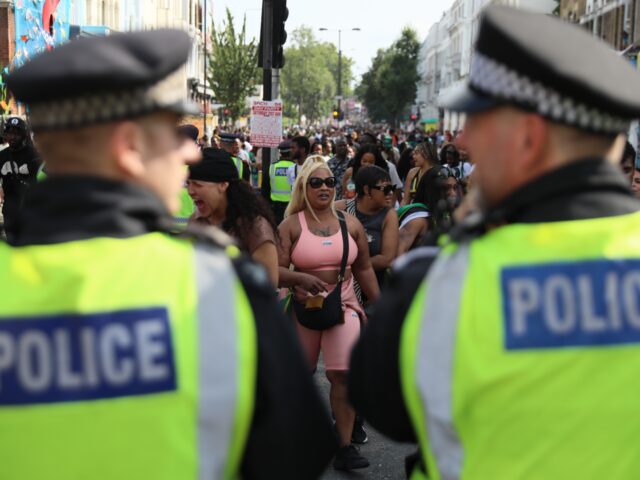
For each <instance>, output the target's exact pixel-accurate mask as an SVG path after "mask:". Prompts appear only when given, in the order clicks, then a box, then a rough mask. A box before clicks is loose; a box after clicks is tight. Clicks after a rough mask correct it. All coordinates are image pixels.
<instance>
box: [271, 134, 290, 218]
mask: <svg viewBox="0 0 640 480" xmlns="http://www.w3.org/2000/svg"><path fill="white" fill-rule="evenodd" d="M278 152H279V154H280V159H279V160H278V161H277V162H276V163H273V164H271V165H270V166H269V184H270V186H271V208H272V210H273V214H274V216H275V217H276V223H277V224H278V225H279V224H280V223H281V222H282V220H283V219H284V212H285V210H286V209H287V205H289V201H290V200H291V191H292V186H291V184H289V180H288V178H287V172H288V170H289V167H292V166H293V165H295V163H294V162H293V160H291V141H290V140H284V141H282V142H280V145H278Z"/></svg>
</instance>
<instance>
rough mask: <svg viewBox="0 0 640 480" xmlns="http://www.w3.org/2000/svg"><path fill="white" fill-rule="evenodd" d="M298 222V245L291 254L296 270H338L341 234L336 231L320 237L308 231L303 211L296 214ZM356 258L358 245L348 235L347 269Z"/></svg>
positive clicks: (340, 256) (340, 255) (340, 254)
mask: <svg viewBox="0 0 640 480" xmlns="http://www.w3.org/2000/svg"><path fill="white" fill-rule="evenodd" d="M298 221H299V222H300V227H301V229H302V232H301V233H300V238H299V239H298V243H296V246H295V248H294V249H293V252H291V263H293V265H294V266H295V267H296V269H297V270H307V271H323V270H340V261H341V260H342V232H341V231H340V230H338V232H337V233H336V234H335V235H331V236H330V237H320V236H318V235H314V234H313V233H311V232H310V231H309V227H308V226H307V219H306V218H305V216H304V211H302V212H299V213H298ZM357 256H358V245H357V244H356V241H355V240H354V239H353V237H351V235H349V257H348V258H347V267H349V266H351V265H352V264H353V262H355V260H356V257H357Z"/></svg>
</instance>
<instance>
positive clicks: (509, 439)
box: [400, 213, 640, 480]
mask: <svg viewBox="0 0 640 480" xmlns="http://www.w3.org/2000/svg"><path fill="white" fill-rule="evenodd" d="M639 239H640V213H635V214H629V215H623V216H616V217H608V218H598V219H591V220H576V221H565V222H555V223H543V224H514V225H508V226H504V227H501V228H498V229H496V230H494V231H492V232H489V233H488V234H486V235H485V236H483V237H480V238H477V239H475V240H473V241H471V242H467V243H462V244H459V245H451V246H449V247H448V248H447V249H446V250H445V251H444V252H443V254H442V255H441V257H440V258H439V259H438V260H437V261H436V263H435V264H434V266H433V267H432V270H431V271H430V273H429V275H428V276H427V278H426V280H425V282H424V284H423V285H422V286H421V287H420V289H419V291H418V294H417V296H416V297H415V299H414V301H413V304H412V306H411V308H410V310H409V313H408V317H407V319H406V322H405V325H404V327H403V332H402V341H401V355H400V357H401V368H400V370H401V372H402V385H403V393H404V397H405V400H406V403H407V406H408V409H409V412H410V416H411V418H412V421H413V424H414V428H415V430H416V432H417V434H418V438H419V441H420V445H421V450H422V453H423V458H424V461H425V463H426V464H427V466H428V468H427V470H428V473H429V477H428V478H430V479H443V480H444V479H446V480H452V479H474V480H485V479H519V480H520V479H522V480H527V479H541V478H544V479H550V480H552V479H569V478H575V479H578V478H579V479H603V478H606V479H607V480H631V479H635V478H637V477H638V472H640V449H639V448H638V447H637V439H638V437H639V436H640V402H639V401H638V399H639V398H640V383H639V382H638V372H639V371H640V240H639ZM414 478H418V476H417V475H416V476H415V477H414Z"/></svg>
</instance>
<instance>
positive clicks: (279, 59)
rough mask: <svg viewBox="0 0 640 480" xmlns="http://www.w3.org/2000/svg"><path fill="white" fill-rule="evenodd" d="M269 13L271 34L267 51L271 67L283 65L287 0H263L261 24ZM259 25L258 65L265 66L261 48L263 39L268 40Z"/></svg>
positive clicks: (287, 10)
mask: <svg viewBox="0 0 640 480" xmlns="http://www.w3.org/2000/svg"><path fill="white" fill-rule="evenodd" d="M269 6H270V7H271V8H268V7H269ZM269 14H270V15H271V18H270V19H269V18H268V17H267V18H266V19H267V20H271V21H272V22H273V23H272V28H273V31H272V35H271V39H270V40H271V46H272V51H271V52H268V55H269V56H270V57H271V68H282V67H284V44H285V43H286V42H287V30H286V29H285V24H286V22H287V18H289V9H288V8H287V0H263V4H262V26H264V21H265V15H269ZM262 26H261V27H260V45H259V47H258V67H260V68H265V65H264V57H263V48H264V45H263V43H264V41H265V40H269V39H265V38H264V30H263V27H262Z"/></svg>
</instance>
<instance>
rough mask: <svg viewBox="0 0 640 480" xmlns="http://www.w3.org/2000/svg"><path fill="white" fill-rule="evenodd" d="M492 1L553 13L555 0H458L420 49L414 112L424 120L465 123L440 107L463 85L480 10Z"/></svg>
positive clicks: (455, 124)
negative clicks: (442, 101) (445, 99)
mask: <svg viewBox="0 0 640 480" xmlns="http://www.w3.org/2000/svg"><path fill="white" fill-rule="evenodd" d="M490 4H503V5H510V6H513V7H516V8H522V9H525V10H530V11H535V12H539V13H547V14H549V13H551V12H552V11H553V10H554V9H555V8H556V6H557V3H556V2H555V1H554V0H455V1H454V2H453V4H452V5H451V7H450V8H449V9H448V10H447V11H446V12H444V13H443V15H442V18H441V19H440V21H439V22H436V23H435V24H434V25H433V26H432V27H431V29H430V30H429V33H428V35H427V37H426V38H425V40H424V42H423V43H422V46H421V49H420V59H419V62H418V74H419V75H420V80H419V83H418V91H417V95H416V103H415V107H414V113H417V114H418V116H419V117H420V119H421V121H422V123H423V124H426V125H434V126H435V124H437V123H439V124H440V127H441V128H443V129H444V130H456V129H458V128H460V127H461V119H460V118H458V116H455V115H454V116H451V115H449V114H448V112H444V111H443V110H442V109H440V108H439V106H438V105H439V104H440V102H441V100H442V98H443V97H445V96H446V95H448V94H450V93H451V92H452V91H453V90H455V89H457V88H460V86H461V85H462V84H463V83H464V82H465V81H466V79H467V78H468V76H469V71H470V69H471V61H472V56H473V44H474V42H475V38H476V36H477V33H478V26H479V23H480V14H481V12H482V10H483V9H484V8H485V7H487V6H488V5H490Z"/></svg>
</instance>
